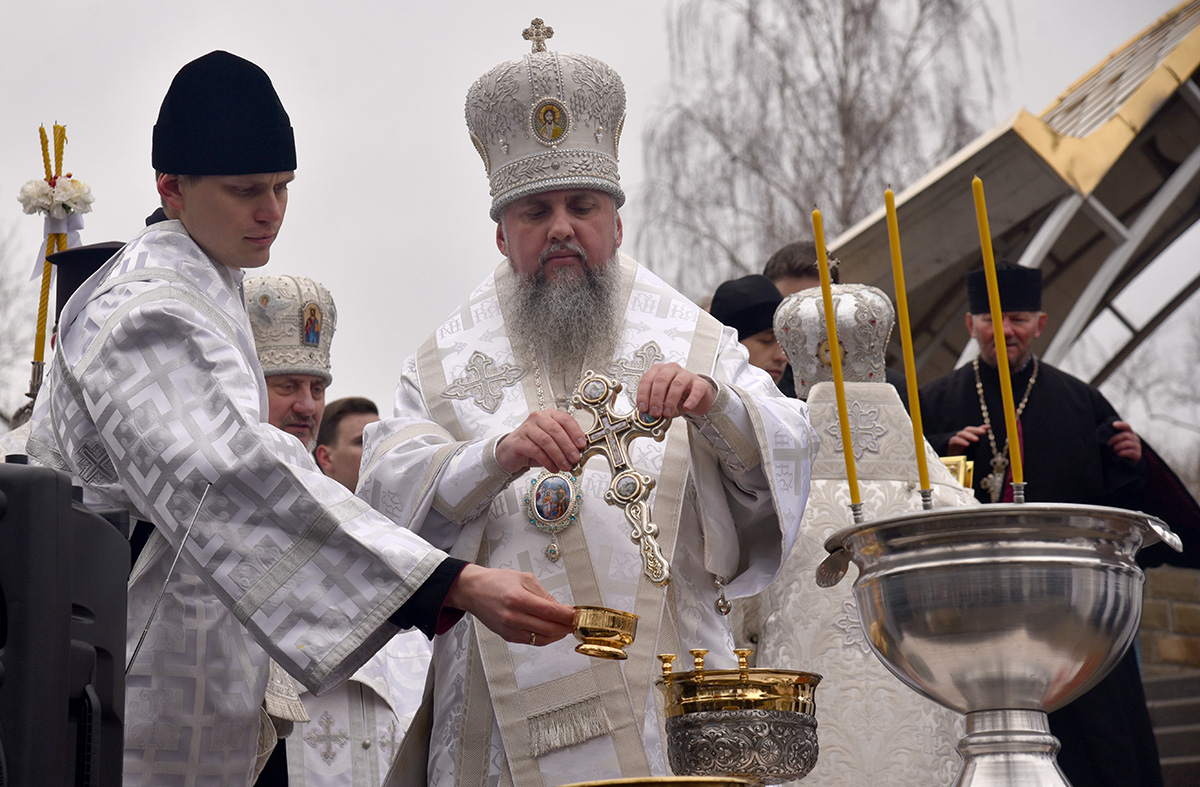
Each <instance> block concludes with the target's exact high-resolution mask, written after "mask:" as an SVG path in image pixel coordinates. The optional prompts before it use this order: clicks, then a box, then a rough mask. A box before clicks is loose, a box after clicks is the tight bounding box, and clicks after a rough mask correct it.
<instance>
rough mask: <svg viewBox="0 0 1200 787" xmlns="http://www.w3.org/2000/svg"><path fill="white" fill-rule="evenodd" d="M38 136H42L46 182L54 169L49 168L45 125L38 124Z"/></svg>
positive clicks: (48, 148)
mask: <svg viewBox="0 0 1200 787" xmlns="http://www.w3.org/2000/svg"><path fill="white" fill-rule="evenodd" d="M38 136H40V137H41V138H42V165H43V166H44V167H45V168H46V182H47V183H49V182H50V178H51V177H53V176H54V170H52V169H50V140H48V139H47V138H46V127H45V126H38Z"/></svg>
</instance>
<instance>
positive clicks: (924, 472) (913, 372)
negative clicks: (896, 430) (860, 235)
mask: <svg viewBox="0 0 1200 787" xmlns="http://www.w3.org/2000/svg"><path fill="white" fill-rule="evenodd" d="M883 202H884V204H885V205H886V206H887V226H888V241H889V243H890V244H891V248H892V278H893V279H894V280H895V283H896V313H897V315H899V317H900V346H901V347H903V348H904V377H905V379H906V381H907V382H908V409H909V412H910V413H911V414H912V430H913V441H914V442H915V443H916V449H917V477H918V478H919V479H920V481H921V488H922V489H929V488H930V486H929V465H928V464H927V463H926V460H925V437H924V432H923V431H922V430H921V400H920V396H919V394H918V392H917V362H916V359H915V358H914V356H913V344H912V333H911V331H910V329H909V323H908V291H907V290H906V289H905V288H904V263H903V262H902V261H901V258H900V226H899V224H898V223H897V221H896V195H895V194H893V193H892V190H891V189H888V190H887V191H885V192H883Z"/></svg>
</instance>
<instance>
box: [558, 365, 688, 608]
mask: <svg viewBox="0 0 1200 787" xmlns="http://www.w3.org/2000/svg"><path fill="white" fill-rule="evenodd" d="M622 388H623V386H622V385H621V383H619V382H617V381H616V380H614V379H613V378H611V377H608V376H607V375H604V374H602V373H600V372H594V371H592V370H590V369H589V370H588V371H586V372H584V373H583V379H582V380H581V381H580V383H579V388H578V389H576V391H575V395H574V396H573V397H572V399H571V403H572V405H574V406H575V407H576V408H578V409H580V410H587V411H588V412H590V413H591V414H592V416H593V417H594V418H595V419H596V422H595V425H594V426H593V427H592V429H590V430H588V431H586V432H585V434H586V436H587V446H586V447H585V448H584V449H583V451H582V452H581V455H580V457H579V465H580V466H582V465H583V464H584V463H585V462H586V461H587V460H588V459H590V458H592V457H593V456H597V455H599V456H603V457H604V458H605V459H607V460H608V464H609V466H610V467H611V468H612V472H613V478H612V482H611V483H610V484H609V485H608V491H607V492H605V493H604V500H605V502H607V503H609V504H610V505H614V506H622V507H623V508H624V509H625V518H626V519H627V520H629V524H630V525H631V526H632V528H633V530H632V531H631V532H630V534H629V537H630V538H632V539H633V541H634V543H635V544H637V545H638V550H639V551H640V552H641V555H642V572H643V573H645V575H646V577H647V578H648V579H649V580H650V581H651V582H653V583H654V584H656V585H666V584H667V583H668V582H670V581H671V566H670V564H669V563H668V562H667V559H666V558H665V557H664V556H663V553H662V549H660V548H659V546H658V540H657V536H658V525H656V524H654V523H653V522H651V521H650V504H649V498H650V491H651V490H652V489H654V479H653V478H651V477H650V476H648V475H646V474H645V473H641V472H638V471H637V470H636V469H635V468H633V467H632V466H631V465H630V461H629V443H630V442H632V441H633V440H634V439H635V438H638V437H653V438H654V439H655V440H656V441H659V442H661V441H662V440H663V439H664V438H665V437H666V436H667V427H668V426H670V424H671V419H670V418H664V417H663V416H657V417H656V416H652V415H650V414H649V413H639V412H637V411H636V410H635V411H633V412H630V413H627V414H625V415H621V414H619V413H617V411H616V409H615V405H616V400H617V394H618V393H620V392H621V389H622Z"/></svg>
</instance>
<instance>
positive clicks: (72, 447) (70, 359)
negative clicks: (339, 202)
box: [28, 52, 573, 786]
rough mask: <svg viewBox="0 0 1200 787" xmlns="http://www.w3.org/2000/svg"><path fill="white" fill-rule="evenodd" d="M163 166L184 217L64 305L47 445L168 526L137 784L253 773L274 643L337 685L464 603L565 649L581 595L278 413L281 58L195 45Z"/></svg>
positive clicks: (132, 648)
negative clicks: (403, 635) (364, 484)
mask: <svg viewBox="0 0 1200 787" xmlns="http://www.w3.org/2000/svg"><path fill="white" fill-rule="evenodd" d="M153 163H154V168H155V170H156V171H157V173H158V176H157V183H158V192H159V195H160V196H161V198H162V201H163V203H164V216H165V218H166V220H165V221H160V222H156V223H154V224H152V225H150V226H148V227H147V228H146V229H145V230H143V231H142V233H141V234H140V235H138V236H137V237H136V238H134V239H133V240H132V241H130V242H129V243H128V244H126V245H125V246H124V248H123V249H122V250H121V251H120V252H118V253H117V254H116V256H114V257H113V258H112V259H111V260H110V261H109V262H107V263H106V264H105V265H104V266H103V267H102V268H101V269H100V271H99V272H98V273H97V275H96V276H94V277H92V278H91V279H89V280H88V281H87V282H86V283H85V284H84V286H83V287H81V288H80V290H79V291H78V292H77V293H76V294H75V296H73V297H72V298H71V300H70V301H69V302H68V304H67V306H66V308H65V309H64V310H63V314H62V317H61V320H60V325H59V334H58V344H57V347H56V350H55V355H54V359H53V362H52V363H51V364H50V368H49V370H48V375H47V379H46V383H45V385H44V386H43V389H42V392H41V394H40V395H39V397H38V400H37V403H36V405H35V408H34V416H33V422H32V423H33V426H32V435H31V437H30V439H29V443H28V445H29V451H30V453H31V455H33V456H34V457H35V458H36V459H38V460H39V461H41V462H43V463H44V464H46V465H49V466H51V467H55V468H58V469H60V470H63V471H65V472H68V473H71V474H72V475H73V476H74V477H75V478H76V479H77V481H78V483H80V484H81V485H82V486H83V488H84V498H85V502H86V503H87V504H88V505H91V506H93V507H102V508H120V509H125V510H127V511H129V512H130V515H131V517H132V518H136V519H139V520H142V521H145V522H153V523H154V526H155V529H154V532H153V534H152V535H151V537H150V540H149V542H148V543H147V545H146V547H145V549H144V550H143V552H142V554H141V556H140V557H139V559H138V561H137V564H136V565H135V566H134V567H133V571H132V573H131V575H130V584H129V630H128V639H127V642H128V652H129V653H130V654H131V655H130V659H131V666H130V669H129V672H128V676H127V687H126V708H125V713H126V715H125V765H124V770H125V774H124V783H125V784H126V785H147V786H150V785H164V784H171V785H199V784H221V785H246V784H249V783H251V781H252V779H253V773H254V769H255V764H256V754H257V744H258V742H259V739H260V724H261V723H262V721H263V718H262V717H261V716H260V712H259V711H260V708H261V706H262V703H263V700H264V696H265V695H266V692H267V688H268V687H267V682H268V662H269V660H270V659H272V658H273V659H274V660H275V661H277V662H278V663H279V664H280V665H282V666H283V667H284V668H285V669H286V670H287V671H288V672H289V673H291V674H292V675H293V676H294V677H296V678H297V679H299V680H301V681H302V682H303V683H304V685H305V686H306V687H307V688H309V689H310V690H311V691H314V692H318V691H322V690H324V689H325V688H328V687H329V686H332V685H335V684H337V683H339V682H340V681H342V680H344V679H345V678H346V677H348V676H349V675H350V674H351V673H353V672H354V670H356V669H357V668H358V667H359V666H361V665H362V663H363V662H364V661H366V659H367V658H369V657H370V656H371V655H372V654H373V653H374V652H376V651H377V650H378V649H379V648H380V647H381V646H382V645H383V644H384V643H385V642H386V641H387V640H388V639H389V638H390V637H391V636H392V635H393V634H395V633H396V632H398V631H400V630H401V629H405V628H410V627H414V626H415V627H418V628H420V629H421V630H422V631H424V632H425V634H426V635H427V636H433V634H434V633H435V632H442V631H445V630H447V629H448V628H449V627H450V626H451V625H453V624H454V623H455V622H456V621H457V620H458V619H459V618H460V617H461V615H462V611H463V610H465V611H469V612H471V613H473V614H474V615H476V617H477V618H478V619H479V621H480V622H481V623H482V624H484V625H485V626H487V627H489V628H491V629H493V630H495V631H497V632H499V633H500V634H501V635H502V636H503V637H505V638H506V639H510V640H511V641H519V642H528V637H529V635H528V632H529V631H530V630H531V628H536V629H537V630H538V631H539V640H538V645H543V644H549V643H552V642H554V641H556V640H558V639H560V638H561V637H563V636H565V635H566V634H568V633H569V632H570V630H571V627H570V624H571V619H572V613H573V610H572V609H571V608H570V607H568V606H566V605H563V604H559V603H557V602H555V601H553V599H551V598H550V596H549V594H548V593H546V591H545V590H544V589H543V588H542V587H541V586H540V585H538V583H537V582H536V580H534V579H533V577H532V575H529V574H524V573H519V572H515V571H505V570H499V569H484V568H480V567H478V566H473V565H469V564H466V563H464V562H463V561H460V560H456V559H453V558H449V557H448V556H447V555H446V554H445V553H443V552H441V551H439V550H437V549H434V548H433V547H431V546H430V545H429V544H427V543H426V542H424V541H423V540H421V539H420V538H418V537H417V536H415V535H414V534H412V533H411V532H409V531H407V530H401V529H399V528H396V527H395V526H394V525H393V524H392V522H391V521H390V520H388V519H387V518H386V517H384V516H382V515H380V514H378V513H377V512H375V511H374V510H372V509H371V508H369V507H368V506H367V505H366V504H365V503H363V502H362V501H361V500H360V499H358V498H356V497H354V496H353V494H352V493H351V492H350V491H349V490H347V489H346V488H345V487H343V486H342V485H341V484H339V483H337V482H336V481H334V480H332V479H329V478H326V477H325V476H324V475H322V474H321V472H320V470H319V469H318V468H317V466H316V465H315V464H314V463H313V460H312V457H311V456H310V455H309V453H308V452H307V450H306V449H305V447H304V446H303V445H301V443H300V441H299V440H297V439H296V438H295V437H294V436H292V435H290V434H287V433H286V432H283V431H281V430H278V429H275V428H274V427H271V426H270V425H269V424H268V423H267V396H266V390H265V383H264V380H263V373H262V369H261V367H260V365H259V362H258V360H257V358H256V354H255V346H254V341H253V335H252V332H251V328H250V324H249V321H248V318H247V315H246V310H245V305H244V303H243V295H242V278H243V272H244V269H246V268H256V267H259V266H261V265H264V264H265V263H266V262H267V259H268V257H269V255H270V247H271V244H272V242H273V241H274V240H275V237H276V235H277V234H278V232H279V228H280V225H281V224H282V222H283V215H284V210H285V208H286V206H287V188H288V184H289V183H290V182H291V180H292V178H293V170H294V169H295V167H296V152H295V144H294V141H293V135H292V128H291V123H290V120H289V118H288V115H287V113H286V112H285V111H284V109H283V106H282V104H281V103H280V101H279V97H278V96H277V95H276V93H275V89H274V87H273V86H272V84H271V81H270V79H269V77H268V76H267V75H266V73H264V72H263V71H262V69H260V68H258V67H257V66H255V65H254V64H253V63H250V62H248V61H246V60H243V59H242V58H239V57H236V56H234V55H231V54H229V53H227V52H213V53H210V54H208V55H205V56H204V57H201V58H199V59H198V60H195V61H193V62H191V63H189V64H188V65H186V66H185V67H184V68H183V69H182V70H181V71H180V72H179V73H178V74H177V75H176V77H175V79H174V81H173V82H172V84H171V88H170V90H169V91H168V93H167V96H166V98H165V99H164V101H163V104H162V109H161V111H160V114H159V118H158V123H157V125H156V126H155V128H154V151H153ZM297 319H301V316H300V315H297ZM405 491H406V490H398V492H397V493H398V494H404V493H405ZM177 554H178V555H179V560H178V562H177V563H176V562H175V557H176V555H177ZM160 601H161V604H159V602H160ZM143 632H144V637H145V639H144V645H142V642H141V640H142V637H143ZM139 648H140V649H139ZM270 726H271V725H270V722H267V724H266V728H264V729H262V730H261V732H262V733H263V734H264V736H266V737H269V736H270V735H273V734H274V733H275V730H274V729H269V728H270ZM281 732H282V730H281Z"/></svg>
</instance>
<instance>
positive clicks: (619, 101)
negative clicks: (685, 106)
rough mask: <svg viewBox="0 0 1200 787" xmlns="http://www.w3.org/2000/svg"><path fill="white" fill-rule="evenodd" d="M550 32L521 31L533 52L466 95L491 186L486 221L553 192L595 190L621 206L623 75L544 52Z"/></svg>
mask: <svg viewBox="0 0 1200 787" xmlns="http://www.w3.org/2000/svg"><path fill="white" fill-rule="evenodd" d="M553 33H554V31H553V29H551V28H548V27H546V26H545V25H544V24H543V23H542V20H541V19H534V20H533V22H532V24H531V26H530V27H529V28H528V29H526V30H525V38H526V39H527V40H532V41H533V42H534V43H533V51H532V52H531V53H530V54H527V55H525V56H524V57H523V58H520V59H519V60H510V61H508V62H505V63H501V64H500V65H498V66H496V67H495V68H493V69H492V70H490V71H488V72H487V73H486V74H484V75H483V76H481V77H480V78H479V79H477V80H476V81H475V84H473V85H471V89H470V90H468V91H467V107H466V114H467V129H468V130H469V131H470V132H471V141H472V142H473V143H474V144H475V149H476V150H477V151H479V155H480V156H481V157H482V158H483V165H484V167H485V168H486V169H487V173H488V179H489V181H490V183H491V195H492V208H491V216H492V219H493V220H495V221H499V220H500V215H501V214H502V213H503V212H504V208H505V207H506V206H507V205H508V204H509V203H510V202H513V201H514V200H518V199H520V198H522V197H526V196H528V195H530V194H536V193H538V192H542V191H554V190H557V189H575V188H588V189H598V190H600V191H604V192H607V193H608V194H610V195H612V198H613V200H614V201H615V202H616V206H617V207H618V208H619V207H621V205H622V204H624V202H625V192H624V191H622V190H621V177H620V175H619V174H618V172H617V145H618V143H619V141H620V139H621V126H622V124H623V123H624V122H625V86H624V84H622V82H621V76H620V75H619V74H618V73H617V72H616V71H614V70H613V69H612V68H610V67H609V66H608V65H606V64H605V63H602V62H601V61H599V60H597V59H596V58H594V57H588V56H587V55H575V54H568V53H563V52H551V51H547V50H546V46H545V40H546V39H547V38H549V37H550V36H551V35H553Z"/></svg>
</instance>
